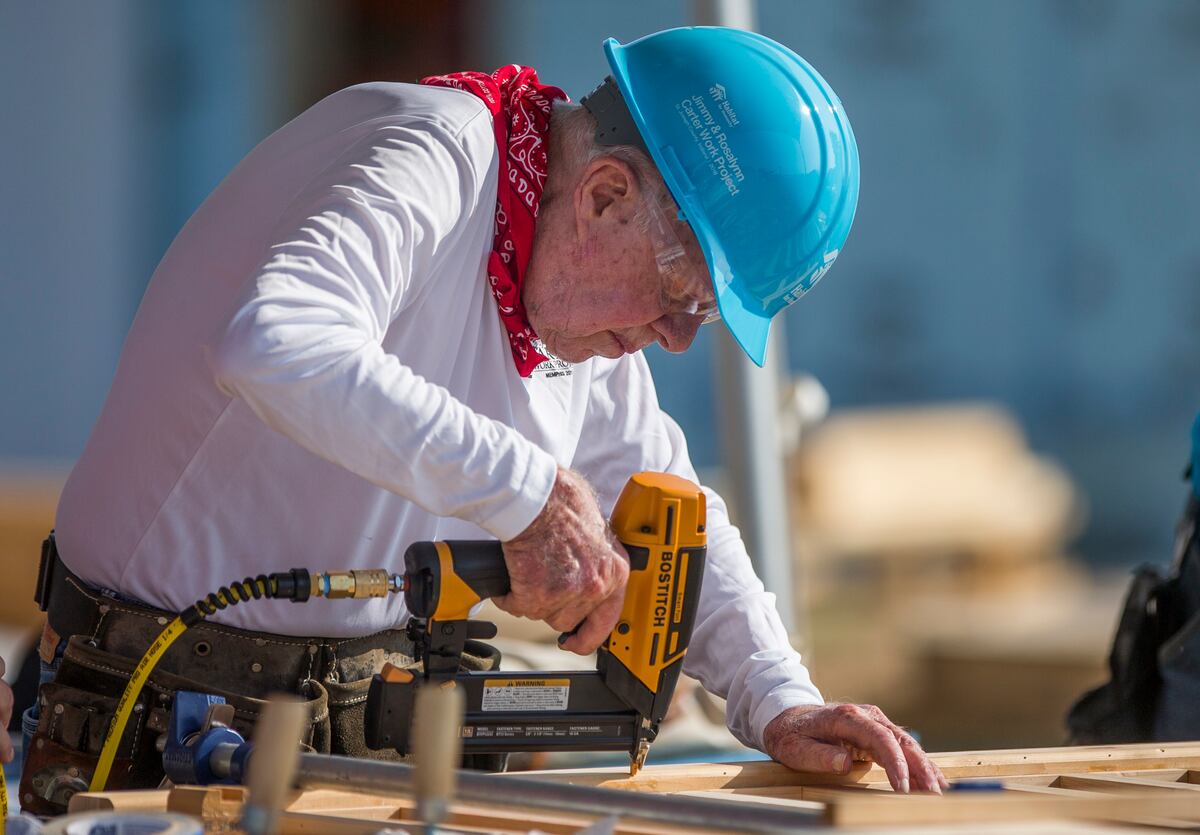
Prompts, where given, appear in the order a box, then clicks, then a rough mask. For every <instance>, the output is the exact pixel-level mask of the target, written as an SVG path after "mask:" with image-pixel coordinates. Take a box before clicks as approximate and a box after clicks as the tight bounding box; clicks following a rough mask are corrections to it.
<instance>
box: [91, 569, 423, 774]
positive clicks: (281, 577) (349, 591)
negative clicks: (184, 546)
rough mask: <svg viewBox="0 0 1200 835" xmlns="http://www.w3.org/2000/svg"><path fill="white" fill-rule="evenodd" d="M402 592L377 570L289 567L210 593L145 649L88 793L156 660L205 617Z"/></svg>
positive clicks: (394, 578) (400, 583)
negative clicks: (274, 604)
mask: <svg viewBox="0 0 1200 835" xmlns="http://www.w3.org/2000/svg"><path fill="white" fill-rule="evenodd" d="M403 590H404V578H403V577H402V576H401V575H399V574H389V573H388V572H387V571H385V570H384V569H382V568H373V569H366V570H352V571H329V572H325V573H322V574H311V573H309V571H308V570H307V569H303V568H293V569H292V570H291V571H287V572H278V573H275V574H259V575H258V576H257V577H247V578H246V579H244V580H240V581H236V582H233V583H230V584H229V585H228V586H222V587H221V588H220V589H218V590H217V591H215V592H213V593H212V594H208V595H205V596H204V597H202V598H200V599H199V600H197V601H196V602H195V603H193V604H192V605H191V606H189V607H188V608H186V609H184V610H183V611H182V612H180V613H179V615H178V616H177V617H176V618H175V619H174V620H172V621H171V622H170V623H168V624H167V626H166V628H165V629H163V631H162V632H160V633H159V635H158V637H157V638H155V639H154V642H153V643H152V644H151V645H150V648H149V649H148V650H146V654H145V655H143V656H142V658H141V660H140V661H138V664H137V667H136V668H134V671H133V675H132V676H130V678H129V683H128V684H127V685H125V692H123V693H122V694H121V699H120V701H118V702H117V710H116V713H114V714H113V718H112V721H111V722H110V723H109V725H108V732H107V733H106V734H105V736H104V746H103V747H102V748H101V749H100V760H99V762H98V763H97V764H96V771H95V773H94V774H93V775H92V782H91V785H90V786H89V787H88V790H89V791H94V792H98V791H104V787H105V785H106V784H107V783H108V776H109V772H111V771H112V765H113V761H114V760H115V759H116V757H117V748H118V747H119V746H120V744H121V738H122V737H123V736H124V735H125V726H126V725H128V724H129V716H130V714H131V713H133V706H134V703H135V702H137V699H138V696H139V695H140V694H141V692H142V687H143V686H145V684H146V679H148V678H149V677H150V673H151V672H152V671H153V670H154V667H155V665H157V664H158V661H159V659H160V658H162V657H163V655H164V654H166V651H167V650H168V649H170V647H171V644H173V643H175V641H176V639H178V638H179V636H180V635H182V634H183V633H184V632H186V631H187V630H188V629H189V628H190V627H193V626H195V625H196V624H198V623H200V622H201V621H202V620H204V619H205V618H207V617H208V616H209V615H214V614H216V613H217V612H218V611H220V610H222V609H226V608H228V607H230V606H236V605H237V604H238V603H242V602H244V601H247V600H261V599H262V598H264V597H265V598H272V599H276V600H291V601H292V602H294V603H303V602H305V601H306V600H308V599H309V598H310V597H313V596H316V597H328V598H339V597H348V598H354V599H357V600H363V599H366V598H371V597H386V596H387V595H388V594H390V593H394V592H401V591H403Z"/></svg>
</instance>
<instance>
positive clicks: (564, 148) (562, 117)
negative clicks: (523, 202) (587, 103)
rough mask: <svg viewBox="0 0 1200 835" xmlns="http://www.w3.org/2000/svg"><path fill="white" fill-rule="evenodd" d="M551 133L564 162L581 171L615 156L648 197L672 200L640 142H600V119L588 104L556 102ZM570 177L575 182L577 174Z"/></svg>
mask: <svg viewBox="0 0 1200 835" xmlns="http://www.w3.org/2000/svg"><path fill="white" fill-rule="evenodd" d="M550 137H551V139H550V141H551V142H552V143H553V145H554V147H555V149H556V150H557V151H558V154H557V158H558V159H559V160H560V164H566V165H568V166H570V167H572V168H573V169H574V170H575V171H578V170H579V169H582V168H583V166H585V165H587V164H588V163H589V162H591V161H592V160H594V159H596V158H597V157H602V156H610V157H615V158H616V159H619V160H621V161H622V162H624V163H625V164H626V165H628V166H629V167H630V168H632V169H633V172H634V174H635V175H636V176H637V179H638V185H639V186H640V187H641V188H642V190H643V192H644V194H645V195H646V197H648V198H653V199H655V200H656V201H657V202H658V204H659V205H670V204H671V194H670V192H669V191H668V190H667V185H666V183H664V182H663V178H662V175H661V174H659V173H658V168H657V166H655V164H654V161H653V160H651V159H650V157H649V156H647V154H646V152H645V151H643V150H642V149H641V148H639V147H637V146H636V145H600V144H599V143H597V142H596V120H595V118H593V116H592V114H591V113H589V112H588V111H587V109H586V108H583V107H581V106H579V105H577V104H569V103H567V102H562V101H558V102H555V103H554V109H553V110H552V111H551V113H550ZM572 173H574V171H573V172H572ZM567 181H568V182H574V181H575V177H574V176H571V177H568V178H567Z"/></svg>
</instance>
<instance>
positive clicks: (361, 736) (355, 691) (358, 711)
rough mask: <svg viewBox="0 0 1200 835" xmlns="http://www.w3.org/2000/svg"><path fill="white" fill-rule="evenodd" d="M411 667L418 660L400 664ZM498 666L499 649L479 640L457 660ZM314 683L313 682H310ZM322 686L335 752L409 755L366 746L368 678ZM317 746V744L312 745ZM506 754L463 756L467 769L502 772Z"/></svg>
mask: <svg viewBox="0 0 1200 835" xmlns="http://www.w3.org/2000/svg"><path fill="white" fill-rule="evenodd" d="M401 666H405V667H408V668H410V669H413V670H418V669H420V666H421V665H420V662H418V661H413V662H412V663H411V664H403V665H401ZM499 668H500V651H499V650H498V649H496V648H495V647H493V646H491V645H489V644H485V643H483V642H481V641H467V645H466V648H465V650H464V652H463V654H462V657H461V658H460V659H459V669H461V670H464V671H467V670H469V671H475V672H486V671H488V670H496V669H499ZM313 683H314V684H315V682H313ZM321 686H323V687H324V689H325V690H326V691H327V693H328V698H329V722H328V726H329V734H330V736H331V738H332V739H331V743H332V750H333V752H334V753H338V754H342V755H344V756H347V757H356V758H361V759H371V760H386V761H388V762H407V761H408V760H409V758H408V757H404V756H401V755H400V754H398V753H397V752H396V751H394V750H390V749H381V750H378V751H374V750H372V749H370V748H368V747H367V743H366V735H365V733H364V730H363V725H364V723H365V720H366V710H367V691H368V690H370V689H371V678H370V676H366V677H364V678H361V679H359V680H357V681H349V682H339V681H324V682H322V683H321ZM314 747H316V746H314ZM317 751H318V752H319V753H325V754H327V753H329V752H330V747H329V746H326V747H325V748H320V747H317ZM506 761H507V757H506V755H504V754H468V755H466V756H464V757H463V765H464V767H466V768H471V769H475V770H478V771H503V770H504V766H505V763H506Z"/></svg>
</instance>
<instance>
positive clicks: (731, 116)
mask: <svg viewBox="0 0 1200 835" xmlns="http://www.w3.org/2000/svg"><path fill="white" fill-rule="evenodd" d="M708 94H709V95H710V96H712V100H713V104H715V105H716V106H717V110H719V111H720V112H721V115H722V116H724V117H725V124H727V125H729V127H734V126H735V125H737V124H739V123H738V116H737V112H736V111H734V109H733V105H732V104H730V103H729V93H728V92H726V90H725V85H724V84H721V83H717V84H714V85H713V86H711V87H709V88H708Z"/></svg>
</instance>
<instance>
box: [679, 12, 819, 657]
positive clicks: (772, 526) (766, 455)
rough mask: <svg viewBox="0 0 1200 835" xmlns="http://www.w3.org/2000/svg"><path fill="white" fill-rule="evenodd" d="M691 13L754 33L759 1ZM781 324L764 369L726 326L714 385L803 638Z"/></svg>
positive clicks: (751, 519) (768, 552)
mask: <svg viewBox="0 0 1200 835" xmlns="http://www.w3.org/2000/svg"><path fill="white" fill-rule="evenodd" d="M692 18H693V20H694V21H695V22H696V23H697V24H698V25H701V26H731V27H734V28H736V29H748V30H754V29H755V27H756V24H757V21H756V20H755V13H754V0H692ZM786 345H787V342H786V337H785V334H784V328H783V321H782V320H781V319H779V318H776V319H775V321H774V322H773V323H772V325H771V338H770V342H769V343H768V345H767V359H766V364H765V366H764V367H763V368H761V369H760V368H758V367H756V366H755V365H754V363H753V362H751V361H750V359H749V357H747V356H746V355H745V353H744V352H743V351H742V349H741V348H739V347H738V345H737V343H736V342H734V341H733V337H732V336H731V335H730V334H729V333H728V331H725V330H724V328H722V334H721V336H720V338H718V339H717V344H716V361H715V362H714V367H713V371H714V377H715V380H714V384H715V386H714V387H715V390H716V391H717V394H718V402H719V418H720V427H721V434H722V437H723V451H724V455H725V464H726V470H727V471H728V473H729V476H730V484H731V485H732V487H733V490H732V493H731V495H730V496H729V497H728V498H729V501H730V504H731V505H732V508H731V510H732V512H733V514H734V519H735V521H736V522H737V523H738V525H739V526H740V527H741V529H742V537H743V539H744V540H745V542H746V547H747V548H748V549H749V551H750V559H751V561H752V562H753V563H754V569H755V571H757V572H758V576H759V577H760V578H761V579H762V581H763V584H764V585H765V586H766V587H767V591H770V592H773V593H774V594H775V599H776V606H777V607H778V609H779V616H780V617H781V618H783V624H784V626H785V627H786V628H787V630H788V632H789V633H791V634H792V635H793V638H794V639H795V640H797V641H800V642H802V641H803V639H804V638H805V636H803V635H797V634H795V633H796V626H797V623H798V622H803V621H804V619H803V618H798V617H797V611H796V605H795V600H794V596H793V589H792V540H791V534H790V531H789V527H788V502H787V479H786V477H785V474H784V468H783V445H782V442H781V441H782V439H781V438H780V433H779V413H780V404H779V392H780V389H781V383H782V381H783V379H785V375H786V374H787V347H786Z"/></svg>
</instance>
